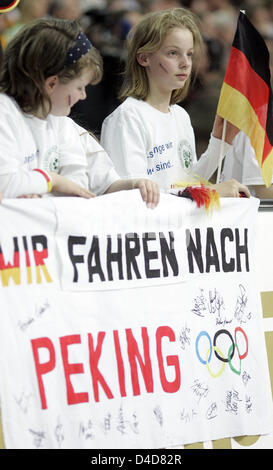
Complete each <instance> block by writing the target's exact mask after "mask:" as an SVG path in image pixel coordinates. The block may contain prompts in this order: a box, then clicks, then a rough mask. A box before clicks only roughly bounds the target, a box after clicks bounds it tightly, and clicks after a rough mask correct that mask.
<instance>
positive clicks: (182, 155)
mask: <svg viewBox="0 0 273 470" xmlns="http://www.w3.org/2000/svg"><path fill="white" fill-rule="evenodd" d="M101 144H102V146H103V148H105V150H106V152H107V153H108V155H109V156H110V158H111V159H112V161H113V163H114V166H115V168H116V170H117V172H118V174H119V175H120V177H121V178H132V177H141V178H149V179H152V180H154V181H156V182H157V183H158V184H159V186H160V188H161V189H168V188H170V186H171V185H172V184H173V183H174V182H175V181H176V180H179V181H181V180H182V181H189V180H192V178H193V174H198V175H199V176H202V177H203V178H205V179H209V178H210V177H211V175H212V174H213V173H214V171H215V170H216V168H217V166H218V158H219V153H220V145H221V141H220V140H219V139H215V138H214V137H211V139H210V143H209V147H208V149H207V151H206V153H205V154H203V155H202V157H201V158H200V159H199V160H198V161H197V157H196V149H195V137H194V131H193V128H192V125H191V121H190V117H189V115H188V113H187V112H186V111H185V110H184V109H183V108H182V107H181V106H178V105H171V106H170V108H169V113H163V112H161V111H159V110H157V109H155V108H154V107H152V106H151V105H149V104H148V103H146V102H144V101H142V100H137V99H135V98H132V97H129V98H127V99H126V100H125V101H124V102H123V103H122V104H121V105H120V106H118V107H117V108H116V109H115V110H114V111H113V113H112V114H110V115H109V116H107V117H106V118H105V120H104V122H103V125H102V132H101ZM229 147H230V145H228V144H225V145H224V151H225V152H226V151H227V149H229Z"/></svg>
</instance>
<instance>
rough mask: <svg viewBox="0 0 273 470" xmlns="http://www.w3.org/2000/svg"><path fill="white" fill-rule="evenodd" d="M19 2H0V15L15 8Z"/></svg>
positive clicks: (18, 0) (0, 0)
mask: <svg viewBox="0 0 273 470" xmlns="http://www.w3.org/2000/svg"><path fill="white" fill-rule="evenodd" d="M19 2H20V0H13V1H10V0H0V13H7V12H8V11H11V10H13V8H15V7H17V5H18V3H19Z"/></svg>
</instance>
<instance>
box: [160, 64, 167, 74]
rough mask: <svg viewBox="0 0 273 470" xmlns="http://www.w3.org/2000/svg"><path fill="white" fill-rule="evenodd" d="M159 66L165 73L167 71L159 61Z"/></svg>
mask: <svg viewBox="0 0 273 470" xmlns="http://www.w3.org/2000/svg"><path fill="white" fill-rule="evenodd" d="M159 67H161V68H162V70H164V72H165V73H169V72H168V70H166V69H165V67H163V65H162V64H161V62H159Z"/></svg>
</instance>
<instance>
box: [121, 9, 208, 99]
mask: <svg viewBox="0 0 273 470" xmlns="http://www.w3.org/2000/svg"><path fill="white" fill-rule="evenodd" d="M172 28H182V29H188V30H189V31H191V33H192V35H193V44H194V48H195V58H196V57H197V56H198V53H200V52H201V51H202V48H203V40H202V36H201V33H200V30H199V27H198V19H197V17H196V16H195V15H194V14H193V13H192V12H190V11H189V10H187V9H185V8H171V9H167V10H162V11H157V12H153V13H148V14H147V15H145V16H144V17H143V19H142V20H140V21H139V22H138V23H137V24H136V25H135V26H134V27H133V28H132V29H131V31H130V32H129V35H128V38H127V52H128V54H127V61H126V66H125V72H124V81H123V84H122V87H121V90H120V93H119V98H120V100H121V101H123V100H125V99H126V98H127V97H129V96H132V97H134V98H138V99H141V100H144V101H145V100H146V99H147V96H148V93H149V82H148V77H147V74H146V70H145V67H142V66H141V65H140V64H139V63H138V61H137V55H138V54H140V53H153V52H156V51H157V50H158V49H160V47H161V45H162V43H163V41H164V40H165V38H166V35H167V34H168V33H169V31H170V30H171V29H172ZM190 81H191V77H189V78H188V79H187V81H186V83H185V85H184V86H183V88H180V89H177V90H174V91H173V92H172V95H171V104H175V103H179V102H180V101H182V100H183V99H184V98H185V96H186V95H187V93H188V89H189V86H190Z"/></svg>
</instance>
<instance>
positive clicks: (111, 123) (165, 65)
mask: <svg viewBox="0 0 273 470" xmlns="http://www.w3.org/2000/svg"><path fill="white" fill-rule="evenodd" d="M202 44H203V41H202V37H201V34H200V31H199V28H198V26H197V20H196V18H195V16H194V15H193V14H192V13H191V12H190V11H188V10H186V9H184V8H174V9H168V10H162V11H157V12H154V13H149V14H147V15H145V16H144V17H143V19H142V20H141V21H140V22H139V23H138V24H137V25H135V26H134V27H133V28H132V30H131V31H130V34H129V36H128V54H127V63H126V70H125V77H124V82H123V86H122V88H121V92H120V99H121V100H122V104H121V105H119V106H118V107H117V108H116V109H115V110H114V112H113V113H112V114H110V115H109V116H107V118H106V119H105V120H104V122H103V126H102V133H101V144H102V146H103V147H104V148H105V150H106V151H107V153H108V155H109V156H110V157H111V159H112V161H113V162H114V164H115V167H116V169H117V171H118V173H119V174H120V176H121V177H123V178H128V177H132V176H135V177H143V176H144V175H145V176H148V177H149V178H151V179H152V180H153V181H156V182H157V183H158V184H159V186H160V188H161V189H162V190H168V189H169V188H170V187H171V185H172V184H174V183H175V181H176V180H179V181H190V180H192V179H193V175H194V174H197V175H199V176H201V177H202V178H205V179H209V178H210V177H211V176H212V174H213V173H214V171H215V170H216V168H217V165H218V159H219V153H220V147H221V135H222V127H223V120H222V119H221V118H220V117H218V116H216V119H215V123H214V127H213V131H212V135H211V138H210V142H209V146H208V149H207V151H206V152H205V153H204V154H203V155H202V156H201V158H200V159H199V160H197V157H196V150H195V138H194V131H193V128H192V125H191V122H190V117H189V115H188V113H187V112H186V111H185V110H184V109H183V107H182V106H179V105H178V104H177V103H180V102H181V101H182V100H183V99H184V98H185V96H186V95H187V92H188V89H189V86H190V81H191V76H192V68H193V61H194V60H195V61H198V54H201V53H202ZM199 57H200V55H199ZM237 132H238V129H237V128H234V127H233V126H231V125H229V124H228V125H227V132H226V142H224V151H225V152H226V151H227V150H228V149H229V148H230V143H231V142H232V140H233V138H234V136H235V135H236V133H237ZM212 187H213V188H214V189H216V190H217V191H218V192H219V194H220V196H234V197H237V196H239V193H240V192H244V193H245V194H246V195H247V196H249V191H248V188H247V187H245V186H243V185H241V184H240V183H238V182H237V181H235V180H231V181H227V182H225V183H221V184H216V185H213V186H212Z"/></svg>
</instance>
